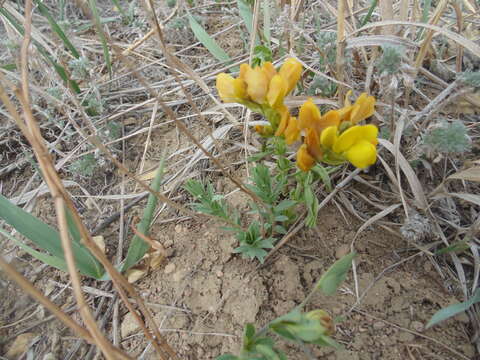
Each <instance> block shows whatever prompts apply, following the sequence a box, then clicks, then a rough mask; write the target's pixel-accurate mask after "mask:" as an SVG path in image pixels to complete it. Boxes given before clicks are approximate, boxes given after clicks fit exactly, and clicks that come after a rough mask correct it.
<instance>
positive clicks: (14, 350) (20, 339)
mask: <svg viewBox="0 0 480 360" xmlns="http://www.w3.org/2000/svg"><path fill="white" fill-rule="evenodd" d="M36 336H37V335H36V334H34V333H25V334H21V335H18V336H17V338H16V339H15V341H14V342H13V344H12V345H10V347H9V348H8V351H7V353H6V354H5V356H6V357H7V358H8V359H14V358H17V357H19V356H20V355H22V354H23V353H24V352H25V351H27V350H28V345H29V344H30V342H31V341H32V340H33V338H34V337H36Z"/></svg>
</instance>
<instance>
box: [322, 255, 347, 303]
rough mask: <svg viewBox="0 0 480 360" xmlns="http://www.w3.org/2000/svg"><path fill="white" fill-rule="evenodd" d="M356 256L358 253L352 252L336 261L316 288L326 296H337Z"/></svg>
mask: <svg viewBox="0 0 480 360" xmlns="http://www.w3.org/2000/svg"><path fill="white" fill-rule="evenodd" d="M355 255H356V253H355V252H352V253H350V254H348V255H346V256H344V257H343V258H341V259H340V260H338V261H336V262H335V263H334V264H333V265H332V266H331V267H330V269H328V270H327V272H326V273H325V274H323V275H322V277H321V278H320V280H319V281H318V283H317V285H316V286H315V288H316V289H318V290H320V291H322V292H323V293H324V294H325V295H333V294H335V292H336V291H337V288H338V287H339V286H340V284H341V283H342V282H343V281H344V280H345V278H346V277H347V273H348V271H349V270H350V268H351V267H352V260H353V258H354V257H355Z"/></svg>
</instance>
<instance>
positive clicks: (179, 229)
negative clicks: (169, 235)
mask: <svg viewBox="0 0 480 360" xmlns="http://www.w3.org/2000/svg"><path fill="white" fill-rule="evenodd" d="M182 231H183V227H182V225H180V224H177V225H175V232H176V233H177V234H180V233H181V232H182Z"/></svg>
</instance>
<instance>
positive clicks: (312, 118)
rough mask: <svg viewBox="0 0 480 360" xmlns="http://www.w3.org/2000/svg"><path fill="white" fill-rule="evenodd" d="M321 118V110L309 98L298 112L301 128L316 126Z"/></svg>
mask: <svg viewBox="0 0 480 360" xmlns="http://www.w3.org/2000/svg"><path fill="white" fill-rule="evenodd" d="M320 119H321V114H320V110H319V109H318V107H317V106H316V105H315V104H314V103H313V101H312V99H308V100H307V101H306V102H305V103H304V104H303V105H302V106H301V107H300V112H299V114H298V122H299V126H300V129H307V128H312V127H316V125H318V124H319V122H320Z"/></svg>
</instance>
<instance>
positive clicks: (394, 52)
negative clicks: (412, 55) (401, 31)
mask: <svg viewBox="0 0 480 360" xmlns="http://www.w3.org/2000/svg"><path fill="white" fill-rule="evenodd" d="M382 50H383V54H382V56H381V57H380V59H379V60H378V62H377V68H378V70H379V72H380V73H387V74H390V75H392V74H395V73H397V72H398V71H399V70H400V65H401V62H402V55H401V53H402V49H401V48H400V47H397V46H383V48H382Z"/></svg>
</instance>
